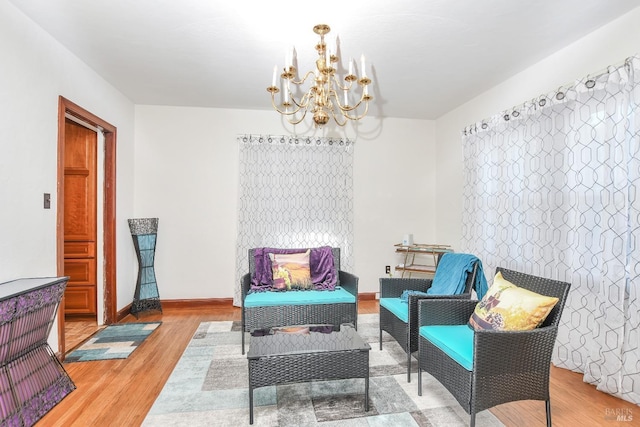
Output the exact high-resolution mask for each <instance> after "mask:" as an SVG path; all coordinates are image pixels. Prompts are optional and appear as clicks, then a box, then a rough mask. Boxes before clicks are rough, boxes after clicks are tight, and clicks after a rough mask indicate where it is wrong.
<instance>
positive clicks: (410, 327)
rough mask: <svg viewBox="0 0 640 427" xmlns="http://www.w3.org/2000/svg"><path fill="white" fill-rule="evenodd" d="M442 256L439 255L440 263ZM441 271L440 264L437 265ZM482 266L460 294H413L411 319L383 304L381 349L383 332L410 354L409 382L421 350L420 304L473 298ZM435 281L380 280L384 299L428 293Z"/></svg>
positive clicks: (468, 276) (408, 361)
mask: <svg viewBox="0 0 640 427" xmlns="http://www.w3.org/2000/svg"><path fill="white" fill-rule="evenodd" d="M441 256H442V255H439V256H438V261H440V258H441ZM436 269H437V264H436ZM477 271H478V264H477V263H476V265H475V266H474V268H473V270H472V271H471V272H470V273H469V274H468V275H467V280H466V282H465V289H464V292H463V293H462V294H458V295H429V296H423V295H409V298H408V305H407V309H408V313H407V320H408V321H405V320H403V319H401V318H399V317H398V316H397V315H396V314H394V313H392V312H391V311H390V310H388V309H387V308H386V307H383V306H382V305H380V306H379V307H380V350H382V331H385V332H387V333H388V334H389V335H391V337H392V338H393V339H394V340H395V341H396V342H397V343H398V344H400V346H401V347H402V348H403V349H404V351H405V353H406V354H407V382H411V358H412V355H413V353H415V352H416V351H418V301H419V300H421V299H425V298H430V299H437V298H462V299H470V298H471V289H472V287H473V284H474V283H475V279H476V274H477ZM432 283H433V279H415V278H406V279H405V278H384V277H383V278H380V299H381V301H382V299H383V298H399V297H400V296H401V295H402V292H403V291H405V290H412V291H419V292H427V290H429V288H430V287H431V285H432Z"/></svg>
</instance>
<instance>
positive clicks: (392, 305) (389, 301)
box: [380, 298, 409, 323]
mask: <svg viewBox="0 0 640 427" xmlns="http://www.w3.org/2000/svg"><path fill="white" fill-rule="evenodd" d="M380 307H384V308H386V309H387V310H389V311H390V312H391V313H393V314H394V315H395V316H396V317H397V318H398V319H400V320H402V321H403V322H404V323H409V304H408V303H407V302H406V301H402V300H401V299H400V298H380Z"/></svg>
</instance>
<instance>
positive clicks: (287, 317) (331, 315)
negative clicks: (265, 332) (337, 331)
mask: <svg viewBox="0 0 640 427" xmlns="http://www.w3.org/2000/svg"><path fill="white" fill-rule="evenodd" d="M254 251H255V249H249V273H247V274H245V275H244V276H243V277H242V280H241V283H240V287H241V289H242V354H244V350H245V349H244V347H245V346H244V344H245V334H244V333H245V332H251V331H254V330H256V329H268V328H273V327H278V326H287V325H314V324H316V325H317V324H326V325H341V324H343V323H350V324H352V325H355V327H356V329H357V326H358V323H357V322H358V277H357V276H355V275H353V274H351V273H347V272H346V271H342V270H340V248H331V252H332V254H333V263H334V266H335V269H336V271H337V272H338V282H337V284H336V286H340V287H341V288H343V289H344V290H346V291H347V292H349V293H350V294H351V295H353V296H354V302H353V303H331V304H306V305H276V306H261V307H245V299H246V297H247V294H248V293H249V290H250V289H251V278H252V277H253V274H254V273H255V259H254ZM300 292H304V291H300ZM327 292H330V291H327ZM285 293H286V292H285Z"/></svg>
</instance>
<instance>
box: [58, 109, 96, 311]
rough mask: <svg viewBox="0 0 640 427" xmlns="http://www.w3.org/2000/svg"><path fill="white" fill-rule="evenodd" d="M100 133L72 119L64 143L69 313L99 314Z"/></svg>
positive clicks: (66, 305)
mask: <svg viewBox="0 0 640 427" xmlns="http://www.w3.org/2000/svg"><path fill="white" fill-rule="evenodd" d="M97 145H98V137H97V133H96V132H95V131H93V130H91V129H87V128H86V127H84V126H81V125H79V124H77V123H75V122H73V121H71V120H69V119H66V121H65V144H64V274H65V276H69V277H70V279H69V282H68V284H67V289H66V291H65V315H84V316H96V314H97V300H96V295H97V273H96V266H97V263H96V223H97V221H96V215H97V205H96V177H97V172H96V163H97V160H96V150H97Z"/></svg>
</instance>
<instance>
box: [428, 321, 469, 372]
mask: <svg viewBox="0 0 640 427" xmlns="http://www.w3.org/2000/svg"><path fill="white" fill-rule="evenodd" d="M473 334H474V331H473V329H471V328H470V327H469V326H467V325H442V326H441V325H432V326H421V327H420V336H421V337H423V338H425V339H427V340H429V341H431V342H432V343H433V344H434V345H435V346H436V347H438V348H439V349H440V350H442V351H443V352H445V353H446V354H447V355H449V357H451V358H452V359H453V360H455V361H456V362H458V363H459V364H460V365H462V367H463V368H464V369H466V370H467V371H471V370H472V369H473Z"/></svg>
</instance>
